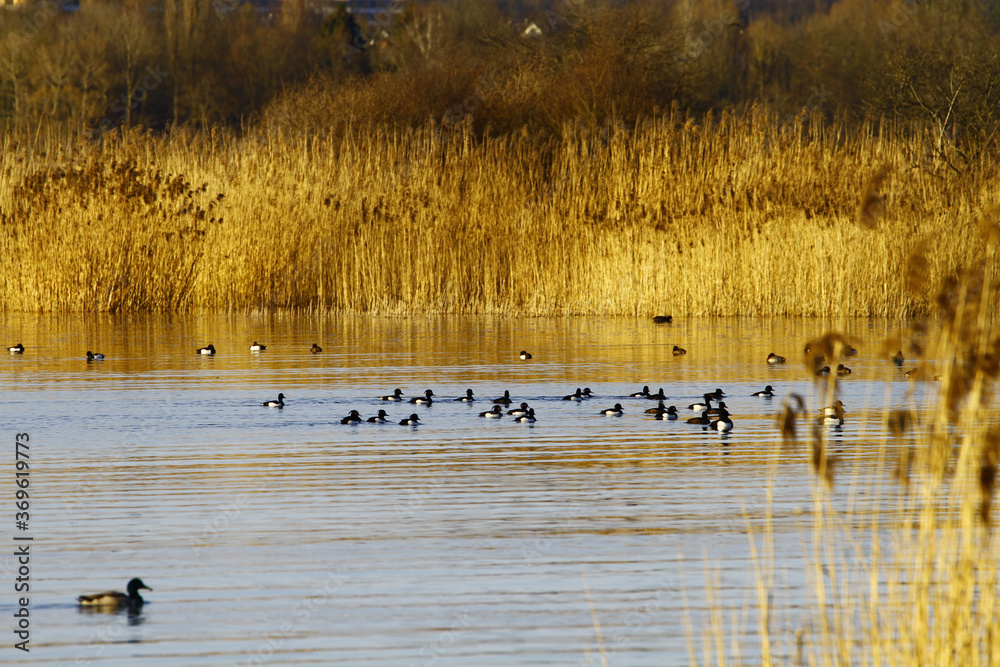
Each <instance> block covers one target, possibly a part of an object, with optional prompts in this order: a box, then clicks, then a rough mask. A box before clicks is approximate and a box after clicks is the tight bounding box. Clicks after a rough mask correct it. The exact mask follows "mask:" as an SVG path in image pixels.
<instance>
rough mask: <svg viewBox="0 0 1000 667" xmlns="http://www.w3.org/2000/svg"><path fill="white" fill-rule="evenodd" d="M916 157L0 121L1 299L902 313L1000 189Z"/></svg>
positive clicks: (377, 309)
mask: <svg viewBox="0 0 1000 667" xmlns="http://www.w3.org/2000/svg"><path fill="white" fill-rule="evenodd" d="M925 147H926V143H925V140H924V138H922V137H921V136H919V135H912V134H910V135H906V134H904V133H902V132H897V131H895V130H894V129H893V128H891V127H886V126H876V125H870V126H867V127H866V128H864V129H861V130H851V131H848V130H847V129H846V128H845V127H843V126H841V125H839V124H837V123H833V124H830V123H826V122H824V121H823V120H822V119H821V118H820V117H818V116H812V117H807V116H805V115H801V116H799V117H797V118H795V119H794V120H791V121H789V120H787V119H785V120H784V121H782V120H780V119H778V118H776V117H775V116H774V115H772V114H769V113H768V112H767V111H766V110H763V109H752V110H750V111H748V112H747V113H745V114H740V115H730V114H724V115H722V116H721V117H718V118H715V119H713V118H711V117H709V118H707V119H702V120H701V121H699V122H697V123H696V122H694V121H693V120H691V119H690V118H685V117H683V116H681V115H680V114H679V113H672V114H667V115H664V116H662V117H658V118H648V119H642V120H639V121H636V122H635V123H633V124H631V125H630V126H624V125H621V124H619V125H618V126H610V125H609V126H600V127H586V126H566V127H564V128H563V131H562V133H561V134H560V135H559V136H549V137H539V136H530V135H528V134H527V133H523V134H515V135H505V136H502V137H497V138H487V139H482V138H476V137H474V136H473V135H472V133H471V130H470V129H469V128H468V127H466V126H457V127H451V128H440V127H436V126H434V125H433V124H429V125H428V126H426V127H424V128H421V129H410V130H401V131H398V132H393V131H388V130H385V129H380V128H374V127H357V128H353V129H350V130H349V131H347V132H345V133H343V134H341V135H338V136H333V135H331V136H327V137H317V136H290V135H283V134H278V133H269V132H266V131H264V130H259V131H250V132H247V133H245V134H243V135H241V136H236V135H233V134H228V133H224V132H203V133H196V132H193V131H185V130H176V131H173V132H171V133H169V134H166V135H154V134H152V133H140V132H133V133H127V134H125V135H123V136H119V137H117V138H115V139H108V140H105V141H103V142H100V143H95V142H92V141H88V140H86V139H84V138H80V137H70V136H60V135H59V133H58V132H56V131H51V132H49V133H46V134H42V135H34V134H31V133H29V132H23V131H18V130H15V129H8V130H7V132H6V133H5V134H4V136H3V138H2V152H0V248H2V251H3V256H4V257H5V258H7V261H5V262H4V263H3V265H2V269H0V276H2V284H3V290H2V291H0V300H2V301H0V307H2V308H3V309H5V310H18V311H110V312H121V311H176V310H182V309H190V308H210V309H224V310H248V309H258V308H265V309H266V308H308V309H318V310H329V311H335V312H364V313H372V314H385V315H393V314H398V315H404V314H413V313H427V312H434V313H483V314H496V315H557V314H599V315H623V314H628V315H651V314H659V313H672V314H674V315H692V316H693V315H765V314H766V315H823V316H885V317H909V316H913V315H919V314H923V313H927V312H930V310H931V309H932V305H933V295H932V294H931V293H929V292H927V291H926V290H925V291H920V290H917V291H911V290H907V289H906V281H907V275H908V270H907V267H908V265H909V264H908V263H909V257H910V254H911V250H912V249H913V248H915V247H918V246H919V247H921V248H922V249H923V250H924V253H925V254H924V257H925V260H926V261H925V266H924V269H925V270H926V271H927V272H928V273H929V274H930V278H931V279H932V280H934V281H938V282H939V281H940V279H942V278H943V277H945V276H949V275H953V274H955V273H956V272H957V271H958V270H959V269H960V268H961V267H964V266H968V265H969V264H970V262H975V261H978V260H979V259H980V258H982V256H983V253H984V252H985V248H984V246H983V245H982V244H981V243H980V242H978V241H977V237H976V235H975V234H974V233H973V232H974V224H973V223H969V222H968V221H969V220H973V219H974V218H975V217H976V216H977V215H978V214H979V213H980V212H981V211H983V210H985V209H986V208H988V207H989V206H991V205H995V204H996V203H997V200H998V197H1000V195H998V194H997V191H996V189H995V188H994V187H992V184H994V183H995V180H996V168H997V167H996V165H994V164H982V165H978V166H976V167H975V168H973V169H969V170H967V171H966V172H965V173H962V174H957V173H956V172H953V171H951V170H950V169H949V168H948V167H947V166H946V165H938V164H934V163H933V162H931V161H929V159H925V157H924V156H925V155H926V151H925ZM866 183H867V184H868V189H867V192H865V195H864V198H862V197H860V196H859V193H861V192H863V191H865V186H866ZM862 199H863V201H862Z"/></svg>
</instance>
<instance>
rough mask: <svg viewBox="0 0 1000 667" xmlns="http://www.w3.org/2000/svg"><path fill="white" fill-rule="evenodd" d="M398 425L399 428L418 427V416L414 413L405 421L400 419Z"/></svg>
mask: <svg viewBox="0 0 1000 667" xmlns="http://www.w3.org/2000/svg"><path fill="white" fill-rule="evenodd" d="M399 425H400V426H419V425H420V416H419V415H418V414H417V413H416V412H414V413H413V414H412V415H410V416H409V417H407V418H406V419H400V420H399Z"/></svg>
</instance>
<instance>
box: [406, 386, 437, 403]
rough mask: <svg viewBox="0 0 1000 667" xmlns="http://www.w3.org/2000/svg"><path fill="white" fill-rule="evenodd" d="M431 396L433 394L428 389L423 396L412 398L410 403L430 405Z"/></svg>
mask: <svg viewBox="0 0 1000 667" xmlns="http://www.w3.org/2000/svg"><path fill="white" fill-rule="evenodd" d="M432 396H434V392H433V391H431V390H430V389H428V390H427V391H425V392H424V395H423V396H414V397H413V398H411V399H410V403H416V404H418V405H430V404H431V403H433V402H434V399H433V398H431V397H432Z"/></svg>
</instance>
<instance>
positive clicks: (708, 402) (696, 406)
mask: <svg viewBox="0 0 1000 667" xmlns="http://www.w3.org/2000/svg"><path fill="white" fill-rule="evenodd" d="M703 398H704V399H705V402H704V403H692V404H691V405H689V406H688V410H694V411H695V412H701V411H702V410H711V409H712V395H711V394H704V396H703Z"/></svg>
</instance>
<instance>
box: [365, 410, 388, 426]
mask: <svg viewBox="0 0 1000 667" xmlns="http://www.w3.org/2000/svg"><path fill="white" fill-rule="evenodd" d="M388 416H389V414H388V413H387V412H386V411H385V410H379V411H378V414H377V415H375V416H374V417H369V418H368V423H369V424H388V423H389V420H388V419H386V417H388Z"/></svg>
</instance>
